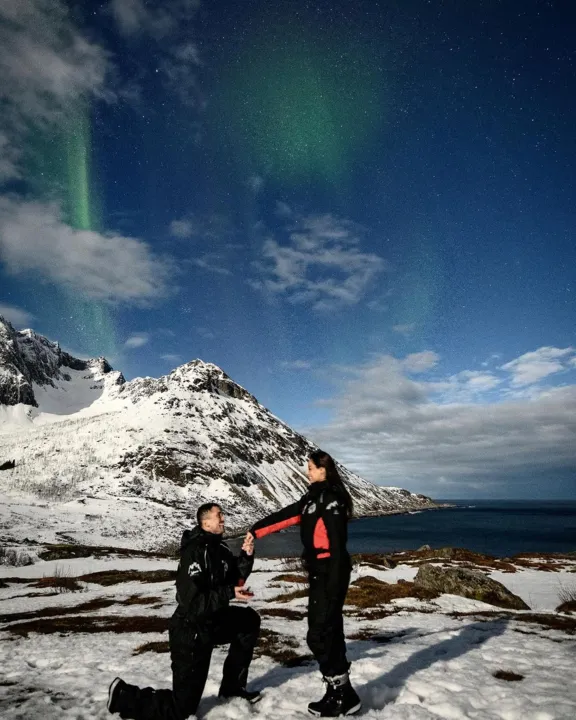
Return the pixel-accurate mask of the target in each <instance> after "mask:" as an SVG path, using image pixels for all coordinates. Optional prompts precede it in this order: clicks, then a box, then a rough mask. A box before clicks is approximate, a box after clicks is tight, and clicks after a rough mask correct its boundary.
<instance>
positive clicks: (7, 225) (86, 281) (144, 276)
mask: <svg viewBox="0 0 576 720" xmlns="http://www.w3.org/2000/svg"><path fill="white" fill-rule="evenodd" d="M0 259H1V260H2V261H3V262H4V264H5V266H6V269H7V270H8V272H10V273H12V274H13V275H19V274H23V273H27V272H35V273H38V274H39V275H41V276H42V277H43V278H45V279H47V280H51V281H52V282H55V283H58V284H62V285H66V286H68V287H71V288H73V289H75V290H78V291H80V292H82V293H83V294H85V295H87V296H89V297H92V298H96V299H99V300H105V301H111V302H125V303H136V304H142V303H143V302H144V301H147V300H150V299H154V298H158V297H161V296H163V295H165V294H166V291H167V282H168V280H169V278H170V276H171V273H172V266H171V263H170V262H169V261H168V260H166V259H164V258H161V257H158V256H156V255H154V254H153V253H152V251H151V250H150V248H149V246H148V245H147V244H146V243H145V242H143V241H141V240H138V239H136V238H130V237H123V236H121V235H113V234H110V235H104V234H101V233H97V232H92V231H89V230H75V229H73V228H71V227H70V226H68V225H66V224H65V223H63V222H62V219H61V214H60V209H59V207H58V205H56V204H45V203H40V202H17V201H14V200H11V199H7V198H3V199H0Z"/></svg>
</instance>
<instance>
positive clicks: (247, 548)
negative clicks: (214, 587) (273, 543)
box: [234, 532, 254, 602]
mask: <svg viewBox="0 0 576 720" xmlns="http://www.w3.org/2000/svg"><path fill="white" fill-rule="evenodd" d="M242 550H244V552H245V553H246V555H253V554H254V535H252V533H251V532H247V533H246V537H245V538H244V542H243V543H242ZM234 596H235V598H236V600H243V601H244V602H247V601H248V600H249V599H250V598H252V597H254V593H252V592H250V590H248V588H245V587H242V586H240V587H235V588H234Z"/></svg>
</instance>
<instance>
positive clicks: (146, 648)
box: [132, 640, 170, 655]
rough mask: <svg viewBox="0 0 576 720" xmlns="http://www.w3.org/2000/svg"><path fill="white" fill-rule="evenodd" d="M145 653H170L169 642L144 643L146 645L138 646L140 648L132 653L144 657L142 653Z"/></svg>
mask: <svg viewBox="0 0 576 720" xmlns="http://www.w3.org/2000/svg"><path fill="white" fill-rule="evenodd" d="M145 652H155V653H167V652H170V643H169V642H168V641H167V640H165V641H163V642H150V643H144V645H138V647H137V648H135V649H134V652H133V653H132V655H142V653H145Z"/></svg>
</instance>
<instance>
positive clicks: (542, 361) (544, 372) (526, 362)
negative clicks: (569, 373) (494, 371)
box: [501, 347, 574, 387]
mask: <svg viewBox="0 0 576 720" xmlns="http://www.w3.org/2000/svg"><path fill="white" fill-rule="evenodd" d="M569 355H570V356H573V355H574V348H571V347H568V348H555V347H541V348H539V349H538V350H536V351H534V352H529V353H525V354H524V355H521V356H520V357H519V358H516V359H515V360H512V362H509V363H506V364H505V365H502V366H501V369H502V370H506V371H508V372H509V373H510V374H511V375H512V378H511V381H510V384H511V385H512V386H513V387H522V386H523V385H531V384H532V383H536V382H538V381H539V380H542V379H543V378H545V377H548V376H549V375H553V374H554V373H557V372H561V371H563V370H565V369H566V364H565V363H566V361H570V360H569V358H568V356H569Z"/></svg>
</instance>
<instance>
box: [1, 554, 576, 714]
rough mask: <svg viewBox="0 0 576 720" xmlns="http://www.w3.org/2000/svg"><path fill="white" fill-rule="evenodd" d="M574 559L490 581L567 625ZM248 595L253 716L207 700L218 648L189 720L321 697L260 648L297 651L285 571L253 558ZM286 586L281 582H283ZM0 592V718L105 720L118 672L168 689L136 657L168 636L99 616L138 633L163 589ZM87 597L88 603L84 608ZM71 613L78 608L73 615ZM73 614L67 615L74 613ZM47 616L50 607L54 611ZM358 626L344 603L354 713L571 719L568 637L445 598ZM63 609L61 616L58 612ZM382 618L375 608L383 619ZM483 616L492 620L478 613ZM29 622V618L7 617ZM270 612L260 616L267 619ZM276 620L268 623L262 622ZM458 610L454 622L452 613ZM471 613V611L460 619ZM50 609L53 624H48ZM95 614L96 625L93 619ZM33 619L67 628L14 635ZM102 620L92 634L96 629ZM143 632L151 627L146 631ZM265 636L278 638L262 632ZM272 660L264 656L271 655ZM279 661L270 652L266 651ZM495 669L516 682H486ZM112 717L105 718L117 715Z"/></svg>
mask: <svg viewBox="0 0 576 720" xmlns="http://www.w3.org/2000/svg"><path fill="white" fill-rule="evenodd" d="M574 567H575V564H574V563H570V562H569V563H567V564H565V565H564V566H563V568H562V569H561V570H559V571H558V572H543V571H539V570H535V569H525V568H519V569H518V571H517V572H516V573H513V574H509V573H500V572H498V571H495V572H493V573H492V577H494V578H495V579H498V580H499V581H501V582H502V583H503V584H505V585H506V586H507V587H509V588H510V589H511V590H512V591H513V592H515V593H517V594H519V595H520V596H521V597H522V598H523V599H524V600H526V601H527V602H528V603H529V604H531V606H532V608H533V609H534V610H538V611H540V612H541V613H542V612H544V613H546V615H545V617H547V618H561V619H562V618H566V619H570V616H569V615H559V614H557V613H555V612H554V608H555V607H556V606H557V605H558V604H559V602H560V600H559V592H560V591H561V589H562V588H574V587H575V586H576V574H574V572H573V570H574ZM161 569H165V570H174V569H175V561H172V560H167V559H161V558H142V557H132V558H130V557H120V556H108V557H103V558H100V559H96V558H78V559H70V560H58V561H49V562H43V561H38V562H36V563H35V564H34V565H30V566H27V567H5V566H4V567H0V580H1V579H2V578H14V577H18V578H26V579H28V580H29V581H32V580H34V579H36V580H38V579H41V578H43V577H50V576H53V575H55V574H56V575H57V574H60V575H64V576H70V577H72V576H81V575H85V574H87V573H93V572H101V571H104V570H105V571H111V570H142V571H152V570H161ZM255 570H256V571H255V572H254V573H253V574H252V576H251V578H250V580H249V586H250V587H251V589H252V590H253V591H254V593H255V598H254V601H253V603H252V604H253V606H254V607H255V608H256V609H258V610H259V611H260V612H261V613H262V619H263V628H264V638H263V652H262V651H260V652H259V653H258V656H257V657H256V658H255V659H254V662H253V665H252V670H251V684H252V685H253V686H254V687H257V688H259V689H262V690H263V693H264V697H263V700H262V701H261V702H260V703H259V704H258V705H256V706H254V707H248V706H247V705H246V704H245V703H244V702H243V701H240V700H234V701H229V702H220V701H218V700H217V697H216V695H217V691H218V686H219V680H220V674H221V670H222V663H223V660H224V653H225V649H224V648H217V649H216V650H215V652H214V655H213V660H212V666H211V670H210V676H209V679H208V683H207V686H206V691H205V695H204V699H203V701H202V703H201V706H200V708H199V713H198V714H199V717H202V718H206V720H225V719H226V720H236V719H238V720H240V719H242V720H244V719H245V718H246V716H247V715H248V716H250V717H252V718H254V719H256V718H262V719H264V718H266V719H268V718H270V719H276V718H278V720H280V719H281V720H289V719H290V718H299V717H302V716H303V714H304V715H307V713H306V705H307V703H308V702H310V701H311V700H313V699H317V698H318V697H320V696H321V693H322V692H323V686H322V683H321V682H320V675H319V673H318V671H317V668H316V666H315V665H314V663H310V662H307V661H306V660H303V661H302V664H300V665H297V666H295V667H287V666H285V665H282V664H279V663H278V662H277V661H276V660H275V659H274V657H272V656H274V653H273V652H272V653H270V652H268V651H267V650H266V647H267V642H268V644H269V641H270V638H271V637H272V638H275V639H276V643H277V646H279V647H280V648H282V647H285V648H287V649H288V650H289V652H291V653H292V654H293V655H294V656H299V655H301V656H305V655H306V654H307V653H308V650H307V648H306V643H305V635H306V619H305V609H306V599H305V598H296V599H294V600H291V601H290V602H287V603H286V602H278V601H277V600H276V598H277V597H278V596H279V595H282V594H284V593H286V592H289V591H292V590H294V589H297V588H298V587H302V586H298V585H297V584H295V583H294V582H285V581H280V580H278V579H277V577H278V575H279V574H280V573H286V572H287V571H288V572H290V573H291V574H293V573H294V570H287V569H286V566H285V564H284V563H283V562H282V561H280V560H270V559H267V560H264V559H262V560H260V559H258V560H257V561H256V564H255ZM415 572H416V569H415V568H414V567H410V566H408V565H398V566H397V567H396V568H394V569H393V570H379V569H375V568H373V567H370V566H368V565H359V566H357V567H356V568H355V570H354V574H353V577H352V581H353V582H354V581H355V580H356V579H358V577H359V576H365V575H371V576H373V577H376V578H379V579H381V580H385V581H386V582H390V583H395V582H396V581H397V580H398V579H411V578H412V577H413V576H414V574H415ZM293 579H294V578H292V580H293ZM6 585H7V587H5V588H2V589H0V615H1V618H0V620H1V622H2V630H1V631H0V716H1V717H2V718H3V719H5V720H13V719H14V718H26V719H27V720H52V719H54V720H56V719H58V720H63V719H69V720H72V719H73V718H74V719H75V720H88V718H91V719H98V718H100V719H103V718H106V717H110V716H109V715H108V713H107V710H106V695H107V688H108V684H109V683H110V681H111V680H112V679H113V678H114V677H115V676H116V675H117V674H120V675H122V676H123V677H124V678H125V679H126V680H127V681H129V682H133V683H137V684H140V685H152V686H155V687H169V686H170V683H171V674H170V661H169V655H168V653H166V652H160V653H159V652H152V651H147V652H143V653H140V654H135V653H134V651H135V649H136V648H139V647H141V646H142V645H144V644H146V643H160V642H165V641H166V640H167V633H165V632H164V633H161V632H153V631H151V632H131V631H127V630H128V628H126V627H124V628H123V631H121V632H112V631H109V630H108V631H106V627H107V626H108V627H109V624H110V622H111V621H113V620H114V621H123V620H127V619H128V618H130V617H139V618H142V620H139V621H137V623H138V626H139V627H140V628H141V629H145V628H144V626H145V624H146V622H148V623H149V624H150V623H151V622H152V621H153V620H154V619H155V618H159V619H160V621H161V620H162V619H166V618H168V617H169V616H170V615H171V613H172V611H173V608H174V586H173V581H171V580H169V581H164V582H155V583H144V582H136V581H131V582H124V583H121V584H113V585H108V586H102V585H98V584H96V583H93V582H91V583H86V582H82V583H81V585H82V586H83V590H82V591H80V592H69V593H64V594H54V595H52V594H49V593H50V592H51V590H50V588H45V589H41V588H33V587H32V586H31V585H30V584H26V583H23V582H22V583H15V582H7V583H6ZM96 601H99V605H95V604H94V603H95V602H96ZM78 606H83V607H78ZM74 608H76V610H73V609H74ZM49 609H53V610H52V611H51V610H49ZM383 610H384V611H383V612H380V613H379V615H380V619H378V618H377V617H376V618H375V617H370V613H371V611H372V609H371V608H368V609H363V610H362V609H359V608H357V607H353V606H350V607H347V613H346V633H347V637H348V650H349V658H350V660H352V662H353V666H352V679H353V682H354V685H355V686H356V688H357V690H358V692H359V694H360V696H361V698H362V701H363V704H364V707H363V710H362V717H365V718H381V719H383V720H385V719H389V720H392V719H394V720H439V719H444V720H460V719H465V718H466V719H470V720H574V718H575V717H576V683H575V682H574V668H575V657H576V654H575V651H576V636H575V635H574V634H571V632H572V633H573V630H572V631H566V630H562V629H554V628H550V627H547V626H546V625H543V624H542V623H537V622H533V621H531V622H524V621H522V617H525V618H526V617H528V613H526V612H516V613H514V612H508V611H507V612H501V611H498V610H497V609H496V608H494V607H493V606H489V605H486V604H484V603H480V602H476V601H474V600H467V599H464V598H460V597H457V596H454V595H443V596H441V597H439V598H437V599H436V600H432V601H420V600H416V599H415V598H404V599H402V600H394V601H392V603H391V604H389V605H388V606H386V608H383ZM66 611H68V614H66ZM386 611H387V612H386ZM486 611H494V612H493V614H491V615H486ZM14 613H33V617H28V618H26V617H20V618H18V617H10V615H12V614H14ZM268 613H271V614H268ZM274 613H276V615H274ZM461 613H464V614H463V615H462V614H461ZM470 613H471V614H470ZM58 614H60V616H59V617H58ZM98 618H99V619H98ZM38 619H41V620H40V623H41V624H40V626H39V627H38V628H37V629H43V630H50V629H52V626H53V625H54V623H55V622H58V621H60V620H62V619H68V620H69V621H70V622H72V626H69V627H68V629H66V628H65V627H64V626H61V628H60V629H61V630H62V631H61V632H37V631H35V630H34V627H33V626H31V627H30V628H29V630H28V632H27V634H26V633H21V634H18V633H15V632H14V630H15V629H16V628H17V626H18V624H19V623H26V622H34V621H38ZM97 624H100V626H101V627H100V630H105V631H99V632H85V631H84V630H90V629H91V630H94V629H95V626H96V625H97ZM148 629H151V630H154V625H153V623H152V624H151V625H150V627H149V628H148ZM272 633H277V634H278V636H274V635H273V634H272ZM270 655H272V656H270ZM276 657H277V656H276ZM498 671H505V672H512V673H515V674H516V675H517V676H518V677H521V679H518V680H516V681H510V680H505V679H499V678H497V677H495V675H494V673H498ZM116 717H117V716H116Z"/></svg>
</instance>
